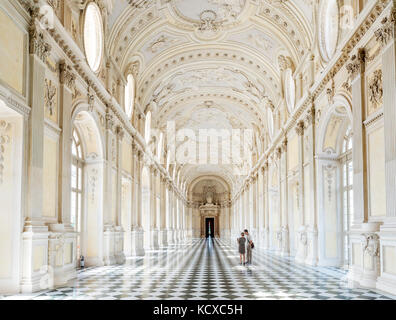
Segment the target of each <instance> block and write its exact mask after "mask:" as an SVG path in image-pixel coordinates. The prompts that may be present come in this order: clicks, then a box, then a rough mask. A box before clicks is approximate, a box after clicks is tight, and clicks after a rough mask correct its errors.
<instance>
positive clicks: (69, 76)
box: [59, 60, 76, 91]
mask: <svg viewBox="0 0 396 320" xmlns="http://www.w3.org/2000/svg"><path fill="white" fill-rule="evenodd" d="M59 80H60V83H61V84H63V85H65V86H67V87H68V88H69V89H70V90H72V91H74V90H75V87H76V76H75V75H74V73H73V71H72V68H71V67H70V66H69V65H67V64H66V62H65V61H64V60H63V61H61V62H60V63H59Z"/></svg>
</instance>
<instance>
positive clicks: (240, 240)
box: [237, 232, 246, 265]
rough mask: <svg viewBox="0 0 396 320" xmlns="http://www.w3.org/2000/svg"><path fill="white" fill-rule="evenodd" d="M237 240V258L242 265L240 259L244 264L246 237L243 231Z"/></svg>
mask: <svg viewBox="0 0 396 320" xmlns="http://www.w3.org/2000/svg"><path fill="white" fill-rule="evenodd" d="M237 242H238V246H239V259H240V261H241V265H242V260H243V265H245V253H246V250H245V247H246V238H245V234H244V233H243V232H242V233H241V237H240V238H238V239H237Z"/></svg>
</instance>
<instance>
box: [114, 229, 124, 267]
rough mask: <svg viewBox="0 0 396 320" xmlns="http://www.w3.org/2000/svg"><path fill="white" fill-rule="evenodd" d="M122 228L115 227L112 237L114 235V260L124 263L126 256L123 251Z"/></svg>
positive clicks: (117, 262)
mask: <svg viewBox="0 0 396 320" xmlns="http://www.w3.org/2000/svg"><path fill="white" fill-rule="evenodd" d="M124 233H125V232H124V230H123V229H122V227H115V230H114V237H115V248H114V250H115V254H114V256H115V260H116V264H124V263H125V262H126V257H125V253H124Z"/></svg>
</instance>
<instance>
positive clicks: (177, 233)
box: [174, 229, 181, 243]
mask: <svg viewBox="0 0 396 320" xmlns="http://www.w3.org/2000/svg"><path fill="white" fill-rule="evenodd" d="M174 239H175V243H180V241H181V233H180V230H179V229H176V230H175V232H174Z"/></svg>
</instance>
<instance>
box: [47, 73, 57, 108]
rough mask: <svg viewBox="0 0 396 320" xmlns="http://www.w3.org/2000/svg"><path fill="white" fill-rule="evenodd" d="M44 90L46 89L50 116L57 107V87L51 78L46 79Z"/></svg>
mask: <svg viewBox="0 0 396 320" xmlns="http://www.w3.org/2000/svg"><path fill="white" fill-rule="evenodd" d="M44 90H45V91H44V103H45V108H46V109H47V110H48V111H49V114H50V116H53V115H54V111H55V108H56V97H57V94H56V93H57V89H56V87H55V86H54V85H53V84H52V81H51V80H48V79H45V89H44Z"/></svg>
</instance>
